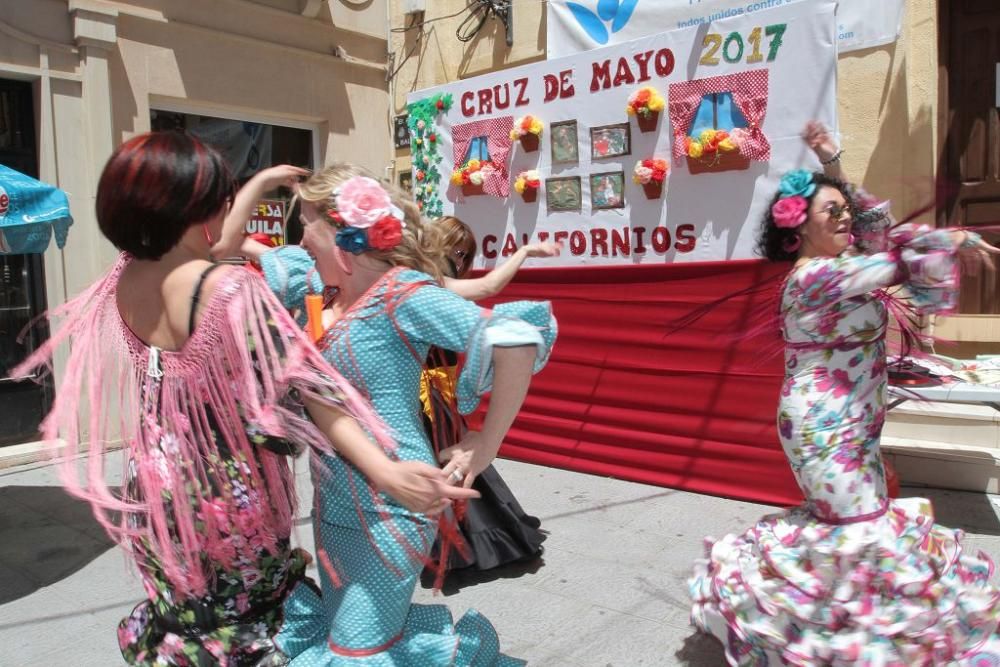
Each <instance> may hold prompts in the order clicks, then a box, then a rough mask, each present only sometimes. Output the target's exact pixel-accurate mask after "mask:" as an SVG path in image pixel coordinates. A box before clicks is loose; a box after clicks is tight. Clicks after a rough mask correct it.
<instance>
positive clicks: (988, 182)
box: [938, 0, 1000, 314]
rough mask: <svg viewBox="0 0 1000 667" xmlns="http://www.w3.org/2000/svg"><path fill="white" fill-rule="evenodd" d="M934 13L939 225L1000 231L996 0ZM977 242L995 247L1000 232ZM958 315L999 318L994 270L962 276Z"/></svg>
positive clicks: (949, 5)
mask: <svg viewBox="0 0 1000 667" xmlns="http://www.w3.org/2000/svg"><path fill="white" fill-rule="evenodd" d="M938 10H939V16H940V24H939V29H940V37H941V43H940V53H939V55H940V58H941V64H942V70H941V72H942V80H941V85H942V87H943V89H942V106H943V107H944V108H942V110H941V111H942V113H943V114H944V117H943V121H944V122H943V134H944V138H945V147H944V153H943V155H942V161H943V163H944V164H943V165H942V166H943V170H942V171H943V174H942V175H943V176H944V179H945V182H946V183H947V185H946V187H945V198H944V202H943V206H942V207H941V210H940V211H939V220H940V221H941V222H942V223H943V224H952V225H969V226H972V227H975V226H985V225H1000V115H998V114H1000V110H998V108H997V106H998V104H1000V98H998V95H1000V92H998V90H997V87H998V85H1000V70H998V67H1000V0H940V2H939V3H938ZM945 105H946V106H945ZM984 236H985V237H986V238H987V240H988V241H991V242H992V243H995V244H996V243H998V242H1000V233H997V232H986V233H984ZM960 312H962V313H970V314H972V313H983V314H987V313H1000V272H998V273H997V274H995V275H992V276H990V275H986V274H985V273H984V274H983V275H981V276H979V277H966V278H965V279H964V280H963V286H962V295H961V300H960Z"/></svg>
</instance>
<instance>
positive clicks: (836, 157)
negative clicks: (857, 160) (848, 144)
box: [819, 148, 844, 167]
mask: <svg viewBox="0 0 1000 667" xmlns="http://www.w3.org/2000/svg"><path fill="white" fill-rule="evenodd" d="M843 154H844V149H843V148H841V149H840V150H839V151H837V152H836V153H834V154H833V157H832V158H830V159H829V160H820V161H819V163H820V164H821V165H823V166H824V167H826V166H828V165H831V164H833V163H834V162H838V161H839V160H840V156H841V155H843Z"/></svg>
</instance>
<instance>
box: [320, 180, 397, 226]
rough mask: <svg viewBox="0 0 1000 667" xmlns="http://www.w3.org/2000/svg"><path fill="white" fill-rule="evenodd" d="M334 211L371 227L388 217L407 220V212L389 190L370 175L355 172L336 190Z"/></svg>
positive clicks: (351, 223) (339, 216)
mask: <svg viewBox="0 0 1000 667" xmlns="http://www.w3.org/2000/svg"><path fill="white" fill-rule="evenodd" d="M333 202H334V207H333V208H334V211H335V212H336V216H333V215H331V216H330V217H331V218H333V219H334V220H339V221H340V222H342V223H343V224H345V225H349V226H351V227H358V228H360V229H367V228H368V227H371V226H372V225H374V224H375V223H376V222H378V221H379V220H382V219H383V218H386V217H392V218H396V219H397V220H399V221H400V222H402V221H403V212H402V211H400V210H399V209H398V208H397V207H396V206H394V205H393V203H392V200H391V199H390V198H389V193H388V192H386V191H385V189H384V188H383V187H382V186H381V185H380V184H379V182H378V181H376V180H375V179H374V178H369V177H368V176H352V177H351V178H349V179H347V180H346V181H345V182H344V183H343V184H342V185H341V186H340V187H339V188H337V189H336V190H334V192H333Z"/></svg>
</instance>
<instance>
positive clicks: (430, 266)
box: [260, 165, 556, 667]
mask: <svg viewBox="0 0 1000 667" xmlns="http://www.w3.org/2000/svg"><path fill="white" fill-rule="evenodd" d="M359 174H360V171H359V170H358V169H357V168H355V167H350V166H346V165H344V166H332V167H328V168H326V169H325V170H323V171H322V172H319V173H317V174H315V175H313V176H312V177H311V178H310V179H309V180H308V181H307V182H306V183H303V184H302V185H301V186H300V188H299V195H300V198H301V201H302V209H301V219H302V223H303V226H304V235H303V241H302V247H297V246H288V247H284V248H278V249H274V250H270V251H267V252H265V253H264V254H263V255H262V256H261V257H260V264H261V268H262V269H263V272H264V276H265V278H266V279H267V281H268V284H269V285H270V287H271V289H272V290H273V291H274V292H275V293H276V294H277V295H278V296H279V297H280V298H281V299H282V301H283V302H284V304H285V306H286V307H288V308H290V309H293V310H296V309H298V310H302V309H303V308H304V297H305V295H306V293H308V292H311V291H316V290H317V288H320V287H321V285H320V284H319V282H312V283H311V281H313V280H315V274H317V273H318V274H319V276H318V277H319V278H320V279H321V280H320V282H322V283H325V284H329V285H337V286H338V287H339V288H340V298H339V301H340V304H341V305H342V307H343V309H344V310H343V312H342V315H341V317H340V318H339V319H338V320H337V321H336V323H335V324H333V326H331V327H330V328H329V329H328V330H327V331H326V332H325V335H324V337H323V338H322V340H321V341H320V348H321V349H322V351H323V354H324V356H325V357H326V358H327V360H329V361H330V362H331V363H333V365H334V366H335V367H336V368H338V369H339V370H340V371H341V372H342V373H343V374H344V376H345V377H346V378H347V379H348V380H349V381H350V382H351V383H352V384H354V385H355V387H357V388H358V389H359V390H360V391H361V392H362V393H363V394H364V395H366V397H367V398H368V399H369V400H370V401H371V404H372V406H373V408H374V409H375V411H376V413H377V414H378V415H379V416H380V417H381V418H382V419H383V420H384V421H385V423H386V424H387V425H388V427H389V428H390V430H391V431H392V433H393V434H394V436H395V438H396V441H397V449H396V450H395V452H394V454H393V455H394V456H397V457H399V458H400V459H404V460H413V461H421V462H424V463H435V460H434V453H433V450H432V447H431V444H430V442H429V441H428V439H427V435H426V433H425V431H424V427H423V423H422V420H421V406H420V403H419V398H418V397H419V387H420V375H421V370H422V365H423V360H424V359H425V358H426V356H427V351H428V349H429V348H430V346H431V345H435V346H438V347H440V348H444V349H448V350H453V351H456V352H461V353H464V354H465V355H466V362H465V365H464V367H463V372H462V375H461V376H460V377H459V381H458V394H459V408H460V409H461V410H462V411H463V412H465V413H468V412H471V411H472V410H473V409H475V407H476V405H477V404H478V401H479V397H480V396H481V395H482V394H483V393H485V392H487V391H492V396H491V400H490V407H489V411H488V413H487V415H486V417H485V420H484V424H483V429H482V431H480V432H470V433H469V434H468V436H467V437H466V438H464V439H463V440H462V441H461V442H459V443H458V444H457V445H455V446H454V447H451V448H449V449H447V450H445V451H443V452H442V460H443V461H445V462H446V465H445V468H444V470H445V472H446V473H448V474H449V478H450V479H451V480H452V481H453V483H455V484H463V485H465V486H466V487H468V486H470V485H471V484H472V481H473V480H474V478H475V477H476V475H477V474H478V473H479V472H481V471H482V470H484V469H485V468H486V467H487V466H488V465H489V464H490V462H491V461H492V460H493V458H494V457H495V455H496V452H497V450H498V449H499V446H500V443H501V440H502V438H503V436H504V434H505V433H506V431H507V429H508V428H509V427H510V424H511V422H512V421H513V419H514V417H515V415H516V414H517V411H518V409H519V408H520V405H521V403H522V401H523V400H524V396H525V393H526V392H527V387H528V383H529V381H530V376H531V374H532V372H537V371H538V370H540V369H541V368H542V366H543V365H544V364H545V362H546V360H547V358H548V353H549V350H550V349H551V346H552V344H553V342H554V341H555V337H556V322H555V319H554V318H553V317H552V313H551V309H550V307H549V304H548V303H545V302H517V303H509V304H503V305H500V306H497V307H496V308H494V309H493V310H492V311H490V310H484V309H482V308H480V307H478V306H476V305H475V304H473V303H471V302H469V301H466V300H465V299H463V298H461V297H460V296H458V295H456V294H454V293H452V292H449V291H448V290H446V289H443V288H442V287H440V286H439V283H440V279H441V273H440V267H439V263H440V262H441V261H443V257H442V256H441V253H440V251H437V250H435V249H432V248H431V247H430V246H432V245H433V244H432V242H431V240H430V238H431V234H430V233H429V232H428V231H427V230H426V229H425V228H424V226H423V224H422V222H421V220H420V216H419V214H418V213H417V211H416V209H415V207H414V206H413V205H412V203H411V202H409V201H407V200H406V198H405V196H403V195H402V193H399V192H397V191H395V190H392V189H391V186H382V185H380V184H379V183H378V182H377V181H375V180H374V179H372V178H369V177H367V176H363V175H359ZM387 188H388V189H390V190H392V191H391V192H387ZM404 211H405V213H404ZM325 463H326V465H327V466H328V467H329V469H330V470H331V471H332V474H333V475H334V476H335V477H336V479H337V483H325V482H324V480H323V479H322V478H319V479H316V480H315V482H316V484H315V485H316V488H317V503H316V515H315V517H314V520H315V531H316V538H317V539H316V548H317V555H318V559H319V561H320V563H322V564H323V565H324V566H323V567H321V568H319V570H320V576H321V578H322V590H323V595H322V599H320V598H318V597H316V596H315V594H313V593H312V592H311V591H309V592H306V591H303V593H302V594H301V595H300V596H299V598H298V599H297V600H292V602H291V603H290V604H289V605H286V609H287V610H288V611H287V616H286V624H285V628H284V630H283V631H282V633H281V635H279V637H278V642H279V643H280V645H281V646H282V648H283V649H284V650H285V652H286V653H287V654H289V655H293V656H296V657H295V658H294V659H293V661H292V665H295V666H300V667H312V666H314V665H315V666H327V665H355V664H363V665H387V666H388V665H415V666H417V665H419V666H420V667H425V666H428V667H429V666H434V665H456V666H460V665H475V666H479V665H483V666H487V665H516V664H521V663H520V662H519V661H516V660H513V659H511V658H508V657H506V656H503V655H501V654H500V652H499V641H498V639H497V636H496V632H495V630H494V629H493V626H492V625H491V624H490V622H489V621H488V620H487V619H486V618H484V617H483V616H481V615H479V614H478V613H476V612H475V611H469V612H467V613H466V614H465V615H464V616H463V617H462V618H461V619H460V620H459V621H458V623H457V624H453V621H452V618H451V615H450V613H449V611H448V609H447V608H446V607H445V606H443V605H432V606H429V605H417V604H411V599H412V596H413V591H414V589H415V587H416V584H417V581H418V579H419V575H420V572H421V570H422V569H423V567H424V566H425V564H426V563H427V562H428V557H429V554H430V551H431V546H432V544H433V543H434V539H435V536H436V533H437V530H438V521H437V520H436V519H432V518H431V517H429V516H428V515H425V514H418V513H414V512H411V511H409V510H407V509H405V508H404V507H402V506H401V505H399V504H398V503H396V502H394V501H393V500H392V499H391V498H390V497H388V496H385V495H383V494H378V493H375V492H374V491H372V490H371V488H372V486H371V484H370V483H369V481H368V480H367V479H366V478H365V477H364V476H363V475H362V474H361V473H360V472H359V471H358V470H357V469H356V468H354V467H353V466H352V465H351V464H350V463H348V462H347V461H345V460H343V459H331V460H328V461H326V462H325ZM344 480H347V483H344ZM441 502H442V503H447V502H448V501H441Z"/></svg>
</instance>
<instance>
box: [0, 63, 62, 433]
mask: <svg viewBox="0 0 1000 667" xmlns="http://www.w3.org/2000/svg"><path fill="white" fill-rule="evenodd" d="M37 146H38V144H37V142H36V141H35V110H34V91H33V90H32V86H31V84H30V83H27V82H24V81H11V80H7V79H0V164H3V165H5V166H7V167H10V168H11V169H16V170H17V171H19V172H21V173H23V174H27V175H28V176H31V177H33V178H38V149H37ZM46 308H47V305H46V298H45V265H44V262H43V259H42V255H34V254H33V255H0V405H2V406H3V409H2V410H0V445H7V444H12V443H17V442H25V441H28V440H32V439H35V438H36V437H37V435H38V425H39V424H40V423H41V421H42V418H43V417H44V416H45V414H46V413H47V412H48V410H49V407H50V405H51V402H52V394H53V389H52V385H51V383H49V382H46V383H43V384H38V383H36V382H35V381H34V377H33V376H28V377H12V376H11V369H13V367H14V366H16V365H17V364H18V363H19V362H20V361H22V360H23V359H24V358H25V357H26V356H27V355H28V354H30V353H31V351H32V350H34V349H35V348H36V347H38V346H39V345H41V344H42V342H44V341H45V339H46V338H48V326H47V323H46V322H45V321H44V320H42V321H40V322H38V323H36V324H35V325H34V326H32V327H31V328H30V329H26V327H28V325H29V324H31V323H32V322H33V321H35V320H36V318H38V317H39V316H40V315H41V314H42V313H44V312H45V309H46ZM22 332H24V339H23V340H22V341H21V342H18V336H19V335H21V333H22Z"/></svg>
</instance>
